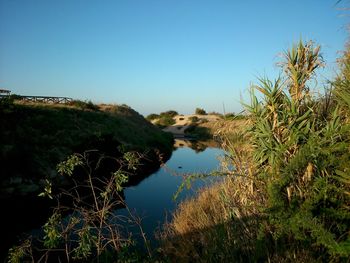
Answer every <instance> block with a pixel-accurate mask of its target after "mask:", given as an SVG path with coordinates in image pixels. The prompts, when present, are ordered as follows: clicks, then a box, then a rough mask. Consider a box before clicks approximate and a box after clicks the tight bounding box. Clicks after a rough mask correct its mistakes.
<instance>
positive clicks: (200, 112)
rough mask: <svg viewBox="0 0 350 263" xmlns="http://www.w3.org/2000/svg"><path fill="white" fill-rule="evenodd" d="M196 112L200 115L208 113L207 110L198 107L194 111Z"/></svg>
mask: <svg viewBox="0 0 350 263" xmlns="http://www.w3.org/2000/svg"><path fill="white" fill-rule="evenodd" d="M194 112H195V114H198V115H206V114H207V113H206V111H205V110H204V109H201V108H196V110H195V111H194Z"/></svg>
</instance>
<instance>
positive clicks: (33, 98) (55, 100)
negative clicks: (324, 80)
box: [21, 96, 73, 103]
mask: <svg viewBox="0 0 350 263" xmlns="http://www.w3.org/2000/svg"><path fill="white" fill-rule="evenodd" d="M21 100H23V101H28V102H42V103H69V102H72V101H73V99H72V98H67V97H51V96H21Z"/></svg>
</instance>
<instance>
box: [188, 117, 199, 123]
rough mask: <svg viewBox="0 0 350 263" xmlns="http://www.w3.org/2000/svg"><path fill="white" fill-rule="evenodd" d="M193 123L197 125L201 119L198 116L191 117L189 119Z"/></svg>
mask: <svg viewBox="0 0 350 263" xmlns="http://www.w3.org/2000/svg"><path fill="white" fill-rule="evenodd" d="M188 119H189V120H190V121H191V122H192V123H196V122H198V121H199V118H198V117H197V116H191V117H189V118H188Z"/></svg>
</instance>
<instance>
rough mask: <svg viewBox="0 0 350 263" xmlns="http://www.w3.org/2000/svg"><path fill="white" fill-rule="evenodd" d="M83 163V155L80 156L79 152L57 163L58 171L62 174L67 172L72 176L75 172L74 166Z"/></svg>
mask: <svg viewBox="0 0 350 263" xmlns="http://www.w3.org/2000/svg"><path fill="white" fill-rule="evenodd" d="M82 164H83V162H82V160H81V157H80V156H78V155H77V154H73V155H71V156H70V157H69V158H68V159H67V160H65V161H63V162H61V163H59V164H58V165H57V171H58V172H59V173H60V174H61V175H64V174H66V175H68V176H71V175H72V174H73V171H74V168H75V167H76V166H79V165H82Z"/></svg>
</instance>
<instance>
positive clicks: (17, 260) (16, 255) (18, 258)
mask: <svg viewBox="0 0 350 263" xmlns="http://www.w3.org/2000/svg"><path fill="white" fill-rule="evenodd" d="M28 255H31V243H30V240H28V239H27V240H25V241H24V242H23V243H22V244H21V245H19V246H15V247H13V248H10V250H9V253H8V257H7V260H8V261H7V262H8V263H21V262H24V260H25V258H27V257H28ZM28 262H29V260H28Z"/></svg>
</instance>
